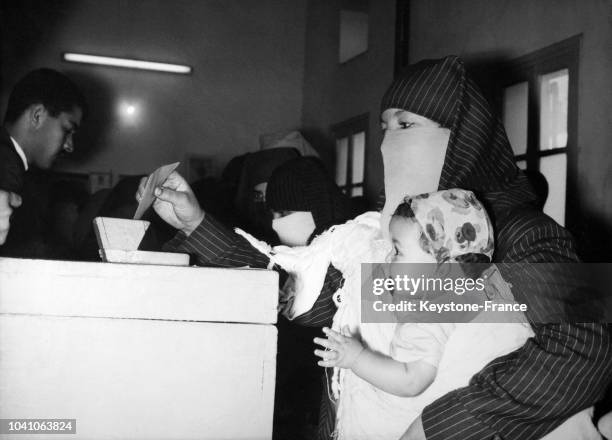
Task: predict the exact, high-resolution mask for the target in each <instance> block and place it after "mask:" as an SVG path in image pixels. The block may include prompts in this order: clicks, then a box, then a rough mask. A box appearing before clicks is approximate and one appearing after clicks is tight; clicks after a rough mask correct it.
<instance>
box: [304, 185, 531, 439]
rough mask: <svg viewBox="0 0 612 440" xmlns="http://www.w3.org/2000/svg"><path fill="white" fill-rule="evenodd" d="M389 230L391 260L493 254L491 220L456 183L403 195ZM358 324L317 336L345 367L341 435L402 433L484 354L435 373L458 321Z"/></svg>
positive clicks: (518, 341)
mask: <svg viewBox="0 0 612 440" xmlns="http://www.w3.org/2000/svg"><path fill="white" fill-rule="evenodd" d="M389 233H390V238H391V239H392V243H393V249H392V251H391V253H390V255H389V258H388V260H387V261H390V262H396V263H446V262H463V261H477V262H490V261H491V258H492V254H493V230H492V227H491V222H490V220H489V218H488V216H487V213H486V211H485V209H484V208H483V206H482V205H481V203H480V202H479V201H478V200H477V199H476V198H475V197H474V194H473V193H471V192H470V191H465V190H460V189H452V190H445V191H440V192H436V193H431V194H423V195H420V196H417V197H412V198H406V199H405V200H404V202H403V203H401V204H400V205H399V206H398V208H397V209H396V211H395V213H394V215H393V217H392V218H391V222H390V224H389ZM501 281H502V282H503V280H501ZM466 325H467V324H466ZM511 325H513V324H511ZM353 328H355V327H353ZM357 328H358V330H357V331H350V330H349V329H348V327H344V326H341V327H340V328H339V329H338V330H341V331H335V330H331V329H329V328H325V329H323V331H324V333H325V335H326V336H327V338H315V343H317V344H319V345H321V346H322V347H323V348H324V349H317V350H315V354H316V355H317V356H319V357H321V360H320V361H319V362H318V364H319V365H320V366H322V367H337V368H340V369H343V370H341V375H340V377H341V382H342V383H341V393H340V397H339V402H338V410H337V417H336V419H337V425H336V431H337V434H338V437H339V438H341V439H342V438H346V439H359V438H364V439H365V438H367V439H375V438H381V439H383V438H384V439H387V438H399V437H400V436H401V435H402V434H403V433H404V432H405V431H406V429H407V428H408V427H409V426H410V424H411V422H412V421H413V420H414V419H415V418H416V417H418V415H419V414H420V413H421V411H422V409H423V408H424V407H425V406H426V405H427V404H429V403H431V402H432V401H433V400H435V399H436V398H437V397H440V396H442V395H443V394H445V393H446V392H448V391H450V390H452V389H454V388H456V387H457V386H461V385H462V382H465V383H463V385H466V384H467V381H468V380H469V378H470V377H471V375H472V374H473V373H475V372H477V371H478V370H479V369H480V368H482V367H483V366H484V365H485V363H486V361H487V360H486V359H483V360H482V363H480V364H479V365H474V366H473V367H472V368H471V369H470V368H464V370H465V371H464V372H463V374H462V376H465V377H461V378H459V379H457V380H455V379H452V378H448V377H446V378H441V380H436V379H437V373H438V368H439V364H440V361H441V358H442V357H443V354H444V351H445V350H444V348H445V344H446V342H447V340H448V339H449V337H450V336H451V333H453V332H454V330H455V328H456V325H455V324H448V323H398V324H359V325H358V326H357ZM529 332H530V330H529V329H527V328H525V327H521V329H520V330H519V333H520V334H519V335H518V336H517V338H515V341H511V343H510V345H511V346H510V347H508V350H507V351H508V352H509V351H511V349H515V348H518V347H520V346H521V345H522V343H524V341H525V340H526V339H527V337H528V336H529ZM357 335H359V336H360V337H358V336H357ZM381 335H382V339H383V341H382V343H381ZM385 338H386V341H385ZM472 344H473V341H472ZM385 345H386V346H385ZM374 347H375V348H374ZM498 354H499V353H495V354H491V357H490V359H488V360H492V359H493V358H495V357H496V355H498ZM453 363H455V364H456V359H455V360H454V361H453ZM467 364H469V362H467ZM456 367H457V366H456V365H455V368H456ZM460 368H461V367H460ZM434 380H436V384H435V385H434V386H431V385H432V383H434Z"/></svg>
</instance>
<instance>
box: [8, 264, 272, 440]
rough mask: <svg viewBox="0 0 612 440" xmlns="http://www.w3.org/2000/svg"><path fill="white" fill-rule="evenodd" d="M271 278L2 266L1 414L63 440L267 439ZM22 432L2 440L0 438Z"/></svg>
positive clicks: (250, 273)
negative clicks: (61, 427)
mask: <svg viewBox="0 0 612 440" xmlns="http://www.w3.org/2000/svg"><path fill="white" fill-rule="evenodd" d="M277 286H278V279H277V274H276V273H275V272H273V271H267V270H246V269H213V268H193V267H169V266H136V265H124V264H107V263H77V262H63V261H46V260H22V259H8V258H0V418H3V419H7V418H27V419H34V418H38V419H50V418H61V419H76V426H77V429H76V432H77V433H76V435H74V434H67V435H58V434H48V435H36V438H51V439H56V440H59V439H61V438H69V439H90V438H96V439H102V438H116V439H153V438H156V439H170V438H172V439H179V438H180V439H183V438H184V439H188V438H189V439H196V438H197V439H269V438H271V435H272V414H273V404H274V383H275V371H276V327H274V326H273V325H272V324H274V323H275V322H276V309H277V302H278V293H277V292H278V290H277ZM4 438H16V439H23V438H28V436H25V437H24V435H21V434H16V435H13V436H11V435H0V439H4Z"/></svg>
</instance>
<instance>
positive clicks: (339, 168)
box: [336, 137, 348, 186]
mask: <svg viewBox="0 0 612 440" xmlns="http://www.w3.org/2000/svg"><path fill="white" fill-rule="evenodd" d="M347 162H348V138H347V137H345V138H342V139H338V140H336V184H337V185H338V186H344V185H346V166H347Z"/></svg>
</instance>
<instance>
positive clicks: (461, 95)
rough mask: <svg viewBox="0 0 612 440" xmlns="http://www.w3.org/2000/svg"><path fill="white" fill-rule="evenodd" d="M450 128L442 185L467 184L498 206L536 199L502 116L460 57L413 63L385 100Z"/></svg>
mask: <svg viewBox="0 0 612 440" xmlns="http://www.w3.org/2000/svg"><path fill="white" fill-rule="evenodd" d="M388 108H398V109H402V110H407V111H409V112H412V113H416V114H418V115H421V116H424V117H426V118H429V119H431V120H433V121H436V122H438V123H439V124H440V125H442V126H443V127H445V128H448V129H450V131H451V134H450V138H449V143H448V148H447V152H446V157H445V160H444V165H443V167H442V174H441V176H440V183H439V189H440V190H442V189H449V188H466V189H469V190H472V191H474V192H475V193H476V194H477V195H478V197H479V198H481V200H484V201H485V202H487V203H488V204H489V205H490V207H491V208H492V209H493V215H494V216H495V214H499V211H500V209H503V208H508V207H510V206H513V205H516V204H519V203H525V202H534V201H535V199H536V197H535V195H534V193H533V191H532V190H531V188H530V186H529V183H528V181H527V178H526V177H525V176H524V174H523V173H522V172H521V171H520V170H519V169H518V168H517V166H516V165H515V163H514V157H513V153H512V149H511V148H510V143H509V141H508V137H507V136H506V132H505V130H504V127H503V125H502V122H501V120H500V119H499V118H498V117H496V116H495V115H494V113H493V111H492V109H491V106H490V105H489V103H488V102H487V100H486V99H485V97H484V96H483V94H482V93H481V91H480V90H479V89H478V86H476V84H475V83H474V81H473V80H472V79H471V78H470V77H469V76H468V75H467V73H466V69H465V66H464V64H463V61H462V60H461V59H459V58H458V57H456V56H448V57H446V58H442V59H440V60H423V61H420V62H418V63H416V64H413V65H410V66H408V67H407V69H406V70H405V71H404V72H403V74H402V75H401V76H400V77H398V78H397V79H396V80H394V81H393V83H392V84H391V86H390V87H389V89H388V90H387V92H386V93H385V95H384V96H383V99H382V105H381V109H382V111H384V110H386V109H388Z"/></svg>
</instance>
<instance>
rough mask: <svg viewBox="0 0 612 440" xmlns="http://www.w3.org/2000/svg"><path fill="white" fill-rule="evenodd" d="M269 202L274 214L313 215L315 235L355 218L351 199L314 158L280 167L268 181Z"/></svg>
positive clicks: (295, 160) (293, 161)
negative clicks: (289, 212) (305, 213)
mask: <svg viewBox="0 0 612 440" xmlns="http://www.w3.org/2000/svg"><path fill="white" fill-rule="evenodd" d="M266 203H267V204H268V207H269V208H270V209H272V210H274V211H310V212H312V216H313V218H314V222H315V226H316V228H315V232H314V234H313V236H315V235H318V234H320V233H321V232H323V231H324V230H325V229H327V228H329V227H331V226H333V225H337V224H340V223H344V222H345V221H347V220H349V219H350V218H352V216H353V215H352V214H353V211H352V208H351V203H350V200H349V199H348V197H347V196H346V195H345V194H344V193H343V192H342V191H341V190H340V188H338V186H337V185H336V183H335V182H334V180H333V179H332V178H331V176H330V175H329V174H328V173H327V170H326V169H325V166H324V165H323V163H322V162H321V161H320V160H319V159H316V158H314V157H300V158H297V159H293V160H290V161H288V162H285V163H284V164H283V165H281V166H280V167H278V168H277V169H276V170H275V171H274V172H273V173H272V176H271V177H270V180H269V181H268V188H267V190H266Z"/></svg>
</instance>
